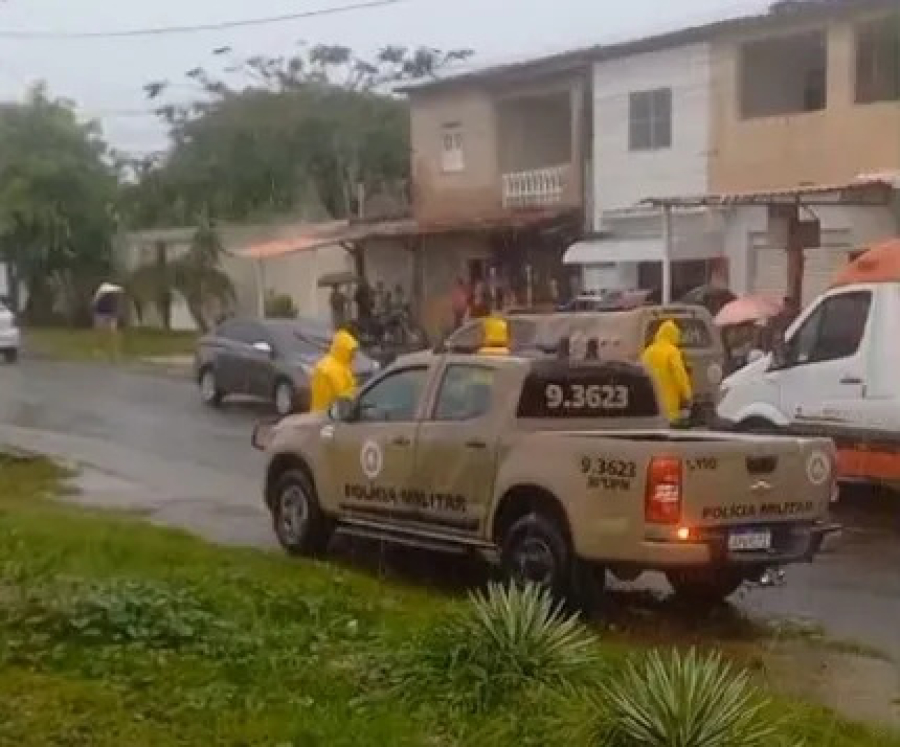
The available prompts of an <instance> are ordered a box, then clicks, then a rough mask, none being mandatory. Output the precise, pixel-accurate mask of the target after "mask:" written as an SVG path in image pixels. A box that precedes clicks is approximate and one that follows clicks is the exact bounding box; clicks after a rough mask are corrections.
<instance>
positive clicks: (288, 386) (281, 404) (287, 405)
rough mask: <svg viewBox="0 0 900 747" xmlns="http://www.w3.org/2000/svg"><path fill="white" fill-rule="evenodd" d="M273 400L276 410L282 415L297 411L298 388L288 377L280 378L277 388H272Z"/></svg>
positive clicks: (276, 383)
mask: <svg viewBox="0 0 900 747" xmlns="http://www.w3.org/2000/svg"><path fill="white" fill-rule="evenodd" d="M272 402H273V404H274V405H275V412H277V413H278V414H279V415H280V416H281V417H286V416H288V415H291V414H292V413H295V412H297V390H296V389H295V388H294V385H293V384H292V383H291V382H290V381H288V380H287V379H278V381H276V382H275V389H274V390H272Z"/></svg>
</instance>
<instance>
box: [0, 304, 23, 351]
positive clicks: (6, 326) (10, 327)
mask: <svg viewBox="0 0 900 747" xmlns="http://www.w3.org/2000/svg"><path fill="white" fill-rule="evenodd" d="M19 344H20V335H19V328H18V326H16V317H15V314H13V313H12V312H11V311H10V310H9V309H7V308H6V306H4V305H3V304H2V303H0V352H2V354H3V359H4V360H5V361H6V362H7V363H15V362H16V361H17V360H18V359H19Z"/></svg>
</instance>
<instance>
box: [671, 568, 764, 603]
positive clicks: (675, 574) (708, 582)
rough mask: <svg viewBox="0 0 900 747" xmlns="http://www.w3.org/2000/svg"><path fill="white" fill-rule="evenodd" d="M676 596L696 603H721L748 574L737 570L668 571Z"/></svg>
mask: <svg viewBox="0 0 900 747" xmlns="http://www.w3.org/2000/svg"><path fill="white" fill-rule="evenodd" d="M666 578H667V579H668V580H669V584H670V585H671V586H672V589H673V590H674V591H675V596H676V597H678V598H679V599H683V600H685V601H688V602H692V603H694V604H703V605H710V604H720V603H722V602H724V601H725V600H726V599H727V598H728V597H730V596H731V595H732V594H734V593H735V592H736V591H737V590H738V589H739V588H741V586H742V585H743V584H744V581H746V580H747V574H746V573H743V572H741V571H737V570H712V569H706V568H704V569H699V570H683V571H669V572H668V573H666Z"/></svg>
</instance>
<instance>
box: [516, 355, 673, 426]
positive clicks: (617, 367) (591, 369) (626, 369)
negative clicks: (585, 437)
mask: <svg viewBox="0 0 900 747" xmlns="http://www.w3.org/2000/svg"><path fill="white" fill-rule="evenodd" d="M517 415H518V417H520V418H552V419H563V418H652V417H656V416H658V415H659V405H658V403H657V401H656V391H655V390H654V388H653V383H652V381H651V380H650V377H649V376H648V375H647V374H646V372H645V371H644V370H643V369H642V368H640V367H638V366H632V365H628V364H623V363H611V364H603V365H590V364H588V365H584V366H578V365H576V366H572V365H566V364H564V363H563V364H557V365H555V366H554V365H552V364H547V365H544V366H541V367H535V369H534V370H533V371H532V372H531V373H530V374H529V375H528V378H527V379H526V380H525V384H524V385H523V387H522V395H521V397H520V399H519V407H518V411H517Z"/></svg>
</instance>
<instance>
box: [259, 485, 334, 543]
mask: <svg viewBox="0 0 900 747" xmlns="http://www.w3.org/2000/svg"><path fill="white" fill-rule="evenodd" d="M271 503H272V523H273V525H274V528H275V536H276V537H277V538H278V541H279V543H281V546H282V547H283V548H284V549H285V550H286V551H287V552H288V554H290V555H309V556H314V555H320V554H322V553H323V552H325V550H326V549H327V547H328V543H329V541H330V540H331V535H332V522H331V520H330V519H329V518H328V517H327V516H326V515H325V514H324V513H323V512H322V509H321V507H320V506H319V498H318V495H317V494H316V489H315V488H314V487H313V485H312V482H311V481H310V479H309V478H308V477H307V476H306V474H305V473H304V472H303V471H302V470H298V469H289V470H287V471H285V472H284V473H283V474H282V475H281V476H280V477H279V478H278V481H277V482H276V484H275V491H274V495H273V496H272V501H271Z"/></svg>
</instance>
